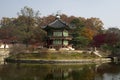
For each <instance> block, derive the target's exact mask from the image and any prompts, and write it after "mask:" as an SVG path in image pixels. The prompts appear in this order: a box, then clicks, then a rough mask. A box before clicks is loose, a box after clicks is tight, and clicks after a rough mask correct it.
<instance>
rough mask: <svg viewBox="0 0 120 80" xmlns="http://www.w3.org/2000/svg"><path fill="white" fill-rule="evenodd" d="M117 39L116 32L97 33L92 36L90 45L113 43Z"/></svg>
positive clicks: (115, 42) (97, 45)
mask: <svg viewBox="0 0 120 80" xmlns="http://www.w3.org/2000/svg"><path fill="white" fill-rule="evenodd" d="M118 41H119V38H118V36H117V34H114V33H106V34H98V35H96V36H95V37H94V38H93V43H92V46H96V47H100V46H101V45H103V44H108V45H111V46H113V45H115V44H117V42H118Z"/></svg>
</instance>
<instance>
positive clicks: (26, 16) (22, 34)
mask: <svg viewBox="0 0 120 80" xmlns="http://www.w3.org/2000/svg"><path fill="white" fill-rule="evenodd" d="M18 15H19V16H18V18H17V20H16V26H17V29H18V30H19V31H17V32H16V33H17V34H18V37H19V38H20V39H23V42H25V43H26V46H28V44H29V42H30V41H31V39H32V36H33V32H32V30H33V29H34V28H36V27H37V26H38V25H37V19H38V17H39V11H37V12H35V11H34V10H33V9H32V8H29V7H26V6H25V7H24V8H23V9H21V11H20V13H18Z"/></svg>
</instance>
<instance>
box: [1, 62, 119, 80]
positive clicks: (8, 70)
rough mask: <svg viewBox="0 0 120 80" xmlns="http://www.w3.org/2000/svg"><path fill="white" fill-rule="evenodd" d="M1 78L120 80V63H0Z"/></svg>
mask: <svg viewBox="0 0 120 80" xmlns="http://www.w3.org/2000/svg"><path fill="white" fill-rule="evenodd" d="M0 80H120V65H119V64H117V65H116V64H110V63H106V64H102V65H95V64H89V65H81V64H76V65H75V64H74V65H39V64H38V65H37V64H36V65H35V64H20V65H18V64H6V65H0Z"/></svg>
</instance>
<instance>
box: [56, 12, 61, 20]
mask: <svg viewBox="0 0 120 80" xmlns="http://www.w3.org/2000/svg"><path fill="white" fill-rule="evenodd" d="M60 13H61V11H60V10H59V11H57V14H56V18H57V19H60Z"/></svg>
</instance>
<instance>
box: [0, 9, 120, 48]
mask: <svg viewBox="0 0 120 80" xmlns="http://www.w3.org/2000/svg"><path fill="white" fill-rule="evenodd" d="M39 14H40V13H39V11H34V10H33V9H32V8H29V7H24V8H23V9H21V11H20V12H18V16H17V18H9V17H3V18H2V19H1V20H0V22H1V23H0V40H2V41H4V42H7V43H16V42H18V43H24V44H26V45H28V44H33V45H44V44H45V41H46V34H47V33H46V31H44V29H43V27H44V26H46V25H47V24H49V23H51V22H52V21H54V20H55V19H56V17H55V15H48V16H43V17H40V15H39ZM60 17H61V19H62V20H63V21H64V22H66V23H67V24H69V25H70V27H71V31H70V35H71V36H72V37H73V39H72V40H71V41H70V43H72V44H73V47H75V48H76V49H80V48H87V47H99V48H104V49H106V50H111V49H114V48H115V49H117V48H118V49H119V48H120V29H119V28H115V27H113V28H108V29H106V30H105V29H104V27H103V25H104V24H103V22H102V21H101V20H100V19H99V18H96V17H91V18H84V17H75V16H68V15H66V14H61V15H60Z"/></svg>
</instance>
